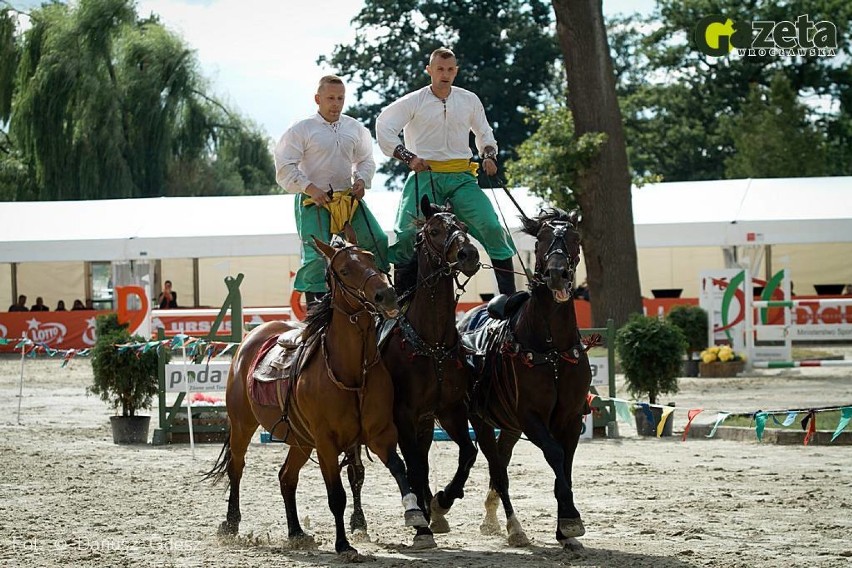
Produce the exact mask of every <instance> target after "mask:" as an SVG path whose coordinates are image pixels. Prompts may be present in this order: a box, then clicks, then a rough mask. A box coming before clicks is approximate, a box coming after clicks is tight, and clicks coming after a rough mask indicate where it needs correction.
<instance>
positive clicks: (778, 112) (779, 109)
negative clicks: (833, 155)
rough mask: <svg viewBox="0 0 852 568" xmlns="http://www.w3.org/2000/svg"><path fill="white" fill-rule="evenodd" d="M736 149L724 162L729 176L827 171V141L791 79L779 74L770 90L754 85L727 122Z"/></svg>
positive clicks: (799, 173) (796, 175) (773, 175)
mask: <svg viewBox="0 0 852 568" xmlns="http://www.w3.org/2000/svg"><path fill="white" fill-rule="evenodd" d="M721 124H722V129H723V131H728V133H729V135H730V137H731V139H732V140H733V143H734V149H735V153H734V154H733V155H731V156H729V157H728V158H727V159H726V160H725V175H726V177H728V178H749V177H755V178H773V177H798V176H818V175H822V174H823V173H825V169H826V168H825V141H824V139H823V136H822V133H820V132H818V131H817V130H816V128H815V127H814V125H813V124H811V123H810V122H809V121H808V111H807V109H806V108H805V106H804V105H802V104H801V103H799V102H798V99H797V97H796V93H794V92H793V89H792V87H791V86H790V81H788V80H787V78H786V77H785V76H784V75H782V74H780V73H779V74H777V75H776V76H775V78H774V79H773V80H772V85H771V86H770V88H769V89H765V88H762V87H760V86H759V85H753V86H752V89H751V93H750V94H749V97H748V100H747V101H746V102H745V104H744V105H743V107H742V110H741V111H740V113H739V114H738V115H736V116H735V117H733V118H731V119H729V120H727V121H723V122H722V123H721Z"/></svg>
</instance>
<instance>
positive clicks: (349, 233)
mask: <svg viewBox="0 0 852 568" xmlns="http://www.w3.org/2000/svg"><path fill="white" fill-rule="evenodd" d="M343 234H344V235H345V236H346V240H347V241H349V242H350V243H352V244H353V245H357V244H358V235H356V234H355V229H353V228H352V225H351V224H350V223H349V221H346V222H345V223H344V224H343Z"/></svg>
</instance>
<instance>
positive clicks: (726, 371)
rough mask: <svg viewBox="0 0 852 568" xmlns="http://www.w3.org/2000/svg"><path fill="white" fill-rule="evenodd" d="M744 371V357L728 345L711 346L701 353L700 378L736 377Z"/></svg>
mask: <svg viewBox="0 0 852 568" xmlns="http://www.w3.org/2000/svg"><path fill="white" fill-rule="evenodd" d="M743 369H745V356H744V355H743V354H742V353H737V352H736V351H734V350H733V349H732V348H731V346H730V345H712V346H710V347H708V348H707V349H705V350H704V351H702V352H701V363H700V364H699V365H698V372H699V373H700V374H701V376H702V377H736V376H737V374H739V373H741V372H742V371H743Z"/></svg>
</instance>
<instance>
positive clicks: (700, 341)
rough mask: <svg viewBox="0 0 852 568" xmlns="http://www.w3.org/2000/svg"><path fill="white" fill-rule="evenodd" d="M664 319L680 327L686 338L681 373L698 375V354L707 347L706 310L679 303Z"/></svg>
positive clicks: (687, 375) (692, 375) (688, 375)
mask: <svg viewBox="0 0 852 568" xmlns="http://www.w3.org/2000/svg"><path fill="white" fill-rule="evenodd" d="M666 319H667V320H668V321H669V323H671V324H672V325H675V326H677V327H678V329H680V331H681V333H683V336H684V337H685V338H686V360H685V361H684V362H683V365H682V367H683V375H684V376H686V377H697V376H698V363H699V362H700V360H701V358H700V356H699V354H700V353H701V351H703V350H704V349H705V348H706V347H707V326H708V320H707V312H706V311H704V309H703V308H701V307H699V306H689V305H685V304H681V305H678V306H675V307H673V308H672V309H671V311H670V312H669V314H668V315H667V316H666Z"/></svg>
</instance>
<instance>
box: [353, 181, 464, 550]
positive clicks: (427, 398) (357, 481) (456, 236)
mask: <svg viewBox="0 0 852 568" xmlns="http://www.w3.org/2000/svg"><path fill="white" fill-rule="evenodd" d="M420 205H421V210H422V211H423V215H424V219H418V220H416V221H415V223H416V224H417V225H418V226H419V230H418V232H417V237H416V241H415V245H414V246H415V252H416V254H415V257H414V259H413V260H412V262H411V263H409V264H408V265H405V266H403V267H399V269H398V271H397V276H396V280H397V282H396V286H397V291H398V292H399V293H400V294H402V298H403V304H406V300H408V301H407V307H406V308H405V309H404V313H403V315H401V316H400V317H399V318H398V319H397V320H395V322H389V323H392V331H391V332H390V335H389V336H388V339H387V341H385V342H383V343H382V345H381V353H382V360H383V361H384V364H385V366H386V367H387V368H388V370H389V371H390V373H391V376H392V378H393V384H394V423H395V424H396V427H397V430H398V432H399V448H400V451H401V452H402V457H403V459H404V460H405V463H406V467H407V470H408V479H409V483H410V484H411V488H412V491H413V492H414V494H415V495H416V496H417V501H418V503H419V504H420V508H421V510H422V511H424V512H425V513H426V518H427V520H429V519H430V518H431V528H430V527H418V528H417V535H416V536H415V537H414V545H415V547H417V548H431V547H434V546H435V540H434V538H433V534H432V533H433V530H434V532H448V531H449V525H448V523H447V521H446V519H445V518H444V513H446V512H447V511H448V510H449V509H450V507H451V506H452V504H453V501H454V500H455V499H460V498H461V497H463V496H464V491H463V488H464V484H465V482H466V481H467V478H468V475H469V474H470V469H471V467H473V464H474V462H475V461H476V455H477V450H476V447H475V446H474V445H473V442H472V441H471V439H470V434H469V431H468V413H467V405H466V397H467V391H468V385H469V382H470V377H471V376H470V371H469V370H468V369H467V368H466V367H465V366H464V365H463V364H462V361H461V358H460V355H459V334H458V331H457V329H456V306H457V304H458V295H457V288H460V287H461V286H460V285H459V282H458V277H459V273H462V274H464V275H465V276H467V277H470V276H473V275H474V274H475V273H476V271H477V270H479V266H480V264H479V252H478V251H477V249H476V247H475V246H474V245H473V243H472V242H471V241H470V238H469V237H468V234H467V227H466V226H465V225H464V223H462V222H461V221H459V220H458V219H457V218H456V216H455V215H453V214H452V209H451V208H450V206H449V205H447V206H445V207H441V206H438V205H434V204H430V202H429V199H428V198H427V197H426V196H424V197H423V199H422V200H421V204H420ZM436 418H437V419H438V421H439V422H440V424H441V426H442V427H443V428H444V430H445V431H446V432H447V434H448V435H449V437H450V438H451V439H452V440H453V441H454V442H455V443H456V444H458V446H459V460H458V469H457V470H456V473H455V475H454V476H453V479H452V480H451V481H450V483H449V484H448V485H447V486H446V487H445V488H444V490H443V491H440V492H439V493H438V494H437V495H436V496H434V497H433V495H432V492H431V490H430V488H429V448H430V447H431V445H432V435H433V431H434V426H435V419H436ZM357 459H358V458H357V457H356V456H350V461H351V462H356V460H357ZM349 473H350V476H349V477H350V485H351V487H352V491H353V503H354V509H353V513H352V518H351V519H350V527H351V528H352V529H353V530H357V529H365V528H366V522H365V521H364V518H363V513H362V512H361V511H360V506H361V499H360V489H361V486H362V480H363V467H361V466H360V464H358V463H357V462H356V463H353V465H352V467H351V468H350V470H349Z"/></svg>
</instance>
